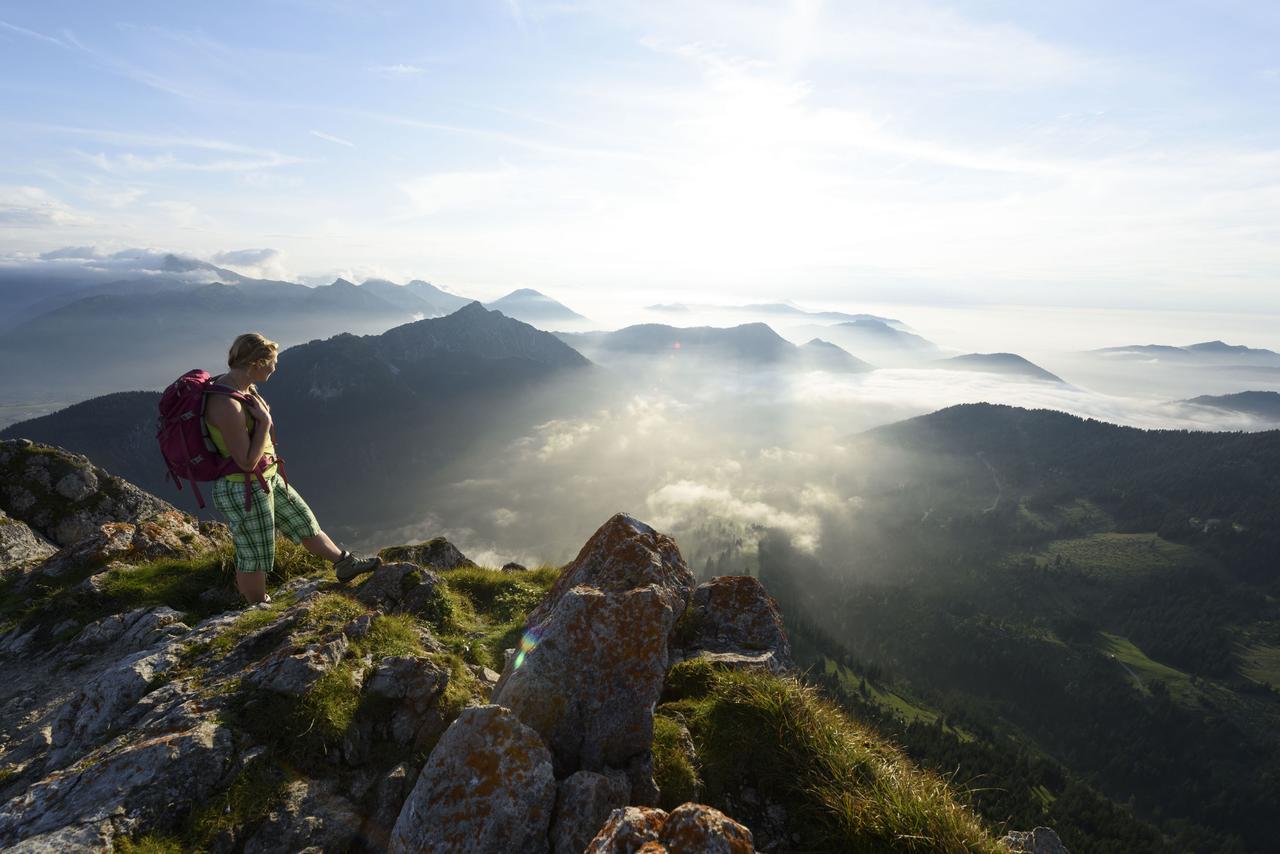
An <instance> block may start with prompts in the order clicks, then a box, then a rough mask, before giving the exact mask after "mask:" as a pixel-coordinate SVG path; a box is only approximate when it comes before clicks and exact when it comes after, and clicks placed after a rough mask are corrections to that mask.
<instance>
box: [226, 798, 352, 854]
mask: <svg viewBox="0 0 1280 854" xmlns="http://www.w3.org/2000/svg"><path fill="white" fill-rule="evenodd" d="M359 832H360V814H359V813H358V812H356V809H355V807H354V806H353V805H352V804H351V802H350V801H348V800H347V799H346V798H344V797H342V796H341V795H339V794H337V784H336V783H335V782H333V781H331V780H324V781H321V780H294V781H293V782H292V783H290V784H289V785H288V786H287V787H286V788H285V793H284V797H283V798H282V799H281V801H280V803H279V804H278V805H277V806H276V807H275V808H274V809H272V810H271V812H269V813H267V817H266V818H265V819H264V820H263V822H262V825H261V826H260V827H259V829H258V831H257V832H256V833H254V835H253V836H252V837H250V838H249V841H248V842H246V843H245V846H244V854H298V852H304V851H305V852H315V854H323V852H326V851H346V850H347V849H348V847H349V846H350V845H351V843H352V841H354V840H355V838H356V836H357V835H358V834H359Z"/></svg>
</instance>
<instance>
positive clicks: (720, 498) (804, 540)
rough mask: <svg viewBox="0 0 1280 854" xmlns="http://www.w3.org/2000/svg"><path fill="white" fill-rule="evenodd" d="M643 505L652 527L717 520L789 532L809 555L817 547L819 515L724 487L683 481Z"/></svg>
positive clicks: (670, 485)
mask: <svg viewBox="0 0 1280 854" xmlns="http://www.w3.org/2000/svg"><path fill="white" fill-rule="evenodd" d="M644 503H645V507H647V508H648V510H649V512H650V513H651V514H652V515H651V517H650V521H651V522H652V524H654V525H656V526H657V527H659V528H661V529H664V530H665V529H674V528H677V527H685V528H687V527H690V526H691V525H695V524H697V523H698V522H699V521H703V520H706V519H716V520H720V521H725V522H731V523H734V524H737V525H740V526H742V527H746V528H777V529H780V530H783V531H786V532H787V533H788V534H790V535H791V537H792V541H793V542H794V544H795V545H796V546H798V547H799V548H802V549H805V550H806V551H812V550H813V549H814V548H816V547H817V545H818V538H819V533H820V529H821V520H820V519H819V517H818V516H817V515H816V514H808V513H796V512H789V511H786V510H782V509H779V508H778V507H774V506H772V505H770V504H768V503H767V502H765V501H762V500H760V499H759V498H758V497H755V496H754V495H752V494H751V493H748V494H747V495H741V494H735V493H734V492H733V491H731V490H730V489H728V488H727V487H723V486H714V485H710V484H705V483H698V482H696V481H692V480H680V481H676V482H675V483H668V484H665V485H664V486H662V487H660V488H659V489H657V490H655V491H654V492H651V493H650V494H649V495H648V496H646V497H645V500H644Z"/></svg>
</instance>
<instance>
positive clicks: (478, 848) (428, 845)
mask: <svg viewBox="0 0 1280 854" xmlns="http://www.w3.org/2000/svg"><path fill="white" fill-rule="evenodd" d="M555 797H556V783H555V777H554V776H553V774H552V770H551V754H550V753H549V752H548V750H547V748H546V745H544V744H543V743H542V739H541V738H539V737H538V734H537V733H536V732H534V731H533V730H532V729H530V728H529V727H527V726H525V725H524V724H522V723H521V722H520V720H519V719H518V718H517V717H516V716H515V715H514V714H512V713H511V712H510V711H509V710H507V709H504V708H502V707H500V706H472V707H471V708H468V709H464V710H463V711H462V714H461V715H459V716H458V718H457V720H455V721H454V722H453V724H452V725H451V726H450V727H449V729H448V730H446V731H445V733H444V735H443V736H441V737H440V741H439V743H438V744H437V745H436V748H435V750H433V751H432V752H431V756H430V758H429V759H428V760H427V763H426V765H425V766H423V768H422V772H421V773H420V774H419V775H418V781H417V783H416V784H415V785H414V787H413V791H412V792H411V793H410V794H409V797H408V798H407V799H406V800H405V803H404V807H403V809H402V810H401V811H400V816H399V818H398V819H397V820H396V824H395V827H394V828H393V829H392V832H391V840H390V843H389V845H388V848H387V850H388V851H390V852H392V854H408V852H418V851H432V852H439V853H440V854H449V852H473V853H474V854H483V852H492V853H493V854H516V852H542V851H546V850H547V831H548V828H549V827H550V824H551V815H552V810H553V808H554V806H555Z"/></svg>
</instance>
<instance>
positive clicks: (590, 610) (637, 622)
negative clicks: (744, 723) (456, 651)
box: [493, 514, 692, 803]
mask: <svg viewBox="0 0 1280 854" xmlns="http://www.w3.org/2000/svg"><path fill="white" fill-rule="evenodd" d="M691 593H692V575H691V573H690V572H689V569H688V567H686V566H685V564H684V560H683V558H681V556H680V551H679V549H677V548H676V545H675V543H674V542H673V541H672V540H671V538H670V537H667V536H665V535H663V534H660V533H658V532H656V531H654V530H653V529H652V528H650V527H649V526H648V525H645V524H644V523H643V522H638V521H636V520H635V519H632V518H631V517H629V516H626V515H623V514H618V515H616V516H614V517H613V518H612V519H610V520H609V521H607V522H606V523H605V524H604V525H603V526H601V528H600V529H599V530H598V531H597V532H596V533H595V534H594V535H593V536H592V537H591V539H590V540H589V541H588V542H587V544H586V545H585V546H583V548H582V551H581V552H580V553H579V554H578V557H577V558H576V559H575V560H574V561H573V563H571V564H569V565H568V566H566V567H565V568H564V570H563V571H562V572H561V574H560V577H559V579H557V581H556V583H555V585H554V587H553V588H552V590H551V592H550V593H549V594H548V596H547V598H546V600H544V601H543V602H542V603H541V604H540V605H539V606H538V607H537V608H535V609H534V611H533V612H532V613H531V614H530V617H529V623H528V629H527V631H526V634H525V638H524V641H523V642H522V645H521V652H520V653H519V654H517V655H514V656H511V657H510V658H508V660H507V663H506V665H505V667H504V668H503V674H502V678H501V679H500V681H499V682H498V685H497V686H496V687H495V688H494V691H493V702H495V703H500V704H502V705H504V706H507V707H508V708H510V709H512V710H513V711H514V712H515V713H516V714H517V715H519V716H520V719H521V720H522V721H524V722H525V723H526V724H528V725H529V726H531V727H533V728H534V729H535V730H537V731H538V733H539V734H540V735H541V736H542V737H543V739H544V740H545V741H546V743H547V746H548V747H550V749H551V752H552V756H553V757H554V758H555V763H556V773H557V775H558V776H560V777H567V776H568V775H570V774H572V773H573V772H575V771H579V770H587V771H600V772H604V771H606V770H607V769H610V768H616V769H626V770H628V772H629V774H630V775H631V776H632V780H633V788H632V793H631V802H632V803H650V802H652V800H653V795H654V793H655V791H656V790H655V789H654V787H653V782H652V776H651V773H647V772H646V769H651V767H652V759H651V754H650V746H651V744H652V741H653V709H654V706H655V704H656V703H657V701H658V697H659V695H660V694H661V692H662V683H663V679H664V678H665V676H666V671H667V663H668V648H669V643H670V639H671V633H672V629H673V628H674V627H675V624H676V620H677V619H678V618H679V616H680V615H681V614H682V613H683V612H684V609H685V604H686V602H687V601H688V599H689V596H690V594H691ZM632 771H634V772H635V773H631V772H632Z"/></svg>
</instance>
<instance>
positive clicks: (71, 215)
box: [0, 186, 94, 228]
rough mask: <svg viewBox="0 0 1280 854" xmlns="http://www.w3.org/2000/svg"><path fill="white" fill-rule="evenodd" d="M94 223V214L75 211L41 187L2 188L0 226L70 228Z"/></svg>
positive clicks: (0, 190)
mask: <svg viewBox="0 0 1280 854" xmlns="http://www.w3.org/2000/svg"><path fill="white" fill-rule="evenodd" d="M93 223H94V219H93V217H92V216H90V215H88V214H86V213H83V212H81V211H78V210H76V209H75V208H73V207H71V206H70V205H68V204H66V203H65V202H63V201H61V200H60V199H58V198H56V197H54V196H53V195H51V194H50V193H49V192H47V191H46V190H43V189H41V188H39V187H25V186H19V187H12V186H10V187H0V226H10V227H15V228H39V227H47V226H62V227H70V226H85V225H92V224H93Z"/></svg>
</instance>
